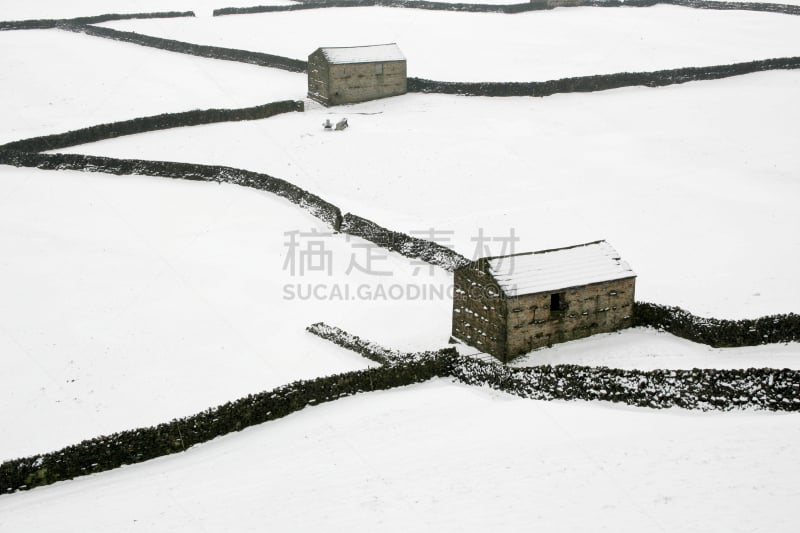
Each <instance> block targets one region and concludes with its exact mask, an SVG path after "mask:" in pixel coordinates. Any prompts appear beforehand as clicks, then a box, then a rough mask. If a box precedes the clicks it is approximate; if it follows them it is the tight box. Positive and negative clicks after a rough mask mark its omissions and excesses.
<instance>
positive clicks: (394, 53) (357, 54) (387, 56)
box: [320, 43, 406, 64]
mask: <svg viewBox="0 0 800 533" xmlns="http://www.w3.org/2000/svg"><path fill="white" fill-rule="evenodd" d="M320 50H322V53H323V54H324V55H325V58H326V59H327V60H328V62H329V63H333V64H340V63H373V62H375V61H405V59H406V58H405V56H404V55H403V52H401V51H400V48H399V47H398V46H397V45H396V44H395V43H390V44H373V45H370V46H345V47H323V48H320Z"/></svg>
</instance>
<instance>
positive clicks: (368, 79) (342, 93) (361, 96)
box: [328, 61, 407, 105]
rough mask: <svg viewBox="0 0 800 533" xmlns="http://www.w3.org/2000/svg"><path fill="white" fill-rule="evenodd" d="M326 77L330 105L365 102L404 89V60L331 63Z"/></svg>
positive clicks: (398, 92) (403, 91) (405, 82)
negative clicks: (327, 78) (328, 83)
mask: <svg viewBox="0 0 800 533" xmlns="http://www.w3.org/2000/svg"><path fill="white" fill-rule="evenodd" d="M329 76H330V77H329V82H330V87H329V88H328V101H329V102H330V105H339V104H352V103H356V102H364V101H367V100H374V99H376V98H385V97H387V96H397V95H400V94H405V93H406V91H407V81H406V62H405V61H387V62H376V63H357V64H340V65H331V66H330V74H329Z"/></svg>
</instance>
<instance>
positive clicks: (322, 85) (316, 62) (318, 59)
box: [308, 50, 329, 104]
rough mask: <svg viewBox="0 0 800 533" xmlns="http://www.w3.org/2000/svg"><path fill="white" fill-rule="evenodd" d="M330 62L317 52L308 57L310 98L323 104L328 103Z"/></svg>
mask: <svg viewBox="0 0 800 533" xmlns="http://www.w3.org/2000/svg"><path fill="white" fill-rule="evenodd" d="M328 70H329V67H328V62H327V61H325V58H324V57H323V55H322V52H321V51H319V50H317V51H316V52H314V53H313V54H311V55H310V56H308V97H309V98H311V99H312V100H316V101H317V102H320V103H321V104H327V103H328V97H329V91H328V76H329V74H328Z"/></svg>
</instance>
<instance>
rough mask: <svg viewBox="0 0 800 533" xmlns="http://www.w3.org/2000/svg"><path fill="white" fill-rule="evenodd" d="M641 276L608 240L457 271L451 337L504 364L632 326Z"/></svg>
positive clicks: (499, 259)
mask: <svg viewBox="0 0 800 533" xmlns="http://www.w3.org/2000/svg"><path fill="white" fill-rule="evenodd" d="M635 282H636V274H634V273H633V271H632V270H631V268H630V267H629V266H628V264H627V263H626V262H624V261H622V259H620V257H619V254H617V252H616V251H614V248H612V247H611V245H609V244H608V243H607V242H605V241H596V242H590V243H586V244H580V245H577V246H570V247H567V248H558V249H555V250H542V251H540V252H528V253H521V254H513V255H507V256H501V257H484V258H482V259H478V260H477V261H473V262H471V263H469V264H467V265H465V266H462V267H460V268H458V269H456V271H455V274H454V295H453V332H452V334H453V337H455V338H457V339H460V340H461V341H463V342H465V343H467V344H469V345H470V346H473V347H475V348H477V349H478V350H480V351H482V352H486V353H490V354H492V355H493V356H495V357H497V358H498V359H500V361H502V362H504V363H505V362H508V361H510V360H511V359H513V358H514V357H516V356H518V355H521V354H524V353H527V352H529V351H531V350H533V349H535V348H540V347H542V346H549V345H551V344H553V343H557V342H563V341H568V340H572V339H578V338H580V337H586V336H589V335H592V334H594V333H602V332H608V331H614V330H618V329H621V328H626V327H629V326H630V325H631V314H632V312H633V297H634V288H635Z"/></svg>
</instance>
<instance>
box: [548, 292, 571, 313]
mask: <svg viewBox="0 0 800 533" xmlns="http://www.w3.org/2000/svg"><path fill="white" fill-rule="evenodd" d="M566 308H567V306H566V302H564V293H563V292H557V293H555V294H551V295H550V311H564V310H566Z"/></svg>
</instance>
